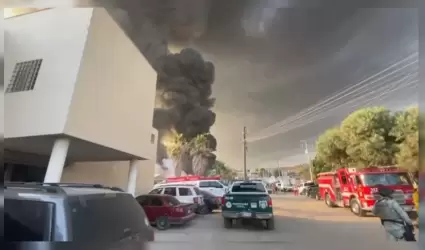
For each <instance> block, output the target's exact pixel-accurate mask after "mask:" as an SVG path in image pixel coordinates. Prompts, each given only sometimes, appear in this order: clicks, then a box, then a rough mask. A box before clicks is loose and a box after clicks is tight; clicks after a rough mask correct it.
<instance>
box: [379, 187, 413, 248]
mask: <svg viewBox="0 0 425 250" xmlns="http://www.w3.org/2000/svg"><path fill="white" fill-rule="evenodd" d="M393 192H394V191H393V190H391V189H389V188H386V187H383V186H382V187H379V188H378V193H379V195H380V196H381V198H380V199H379V200H377V201H376V203H375V205H374V206H373V208H372V213H373V214H374V215H376V216H378V217H379V218H380V219H381V224H382V226H384V228H385V231H386V233H387V236H388V238H389V239H390V240H394V241H416V240H415V235H414V229H413V222H412V220H411V219H410V218H409V215H408V214H407V213H406V212H405V211H404V210H403V208H402V207H401V206H400V205H399V204H398V202H397V201H396V200H394V199H393V198H392V194H393Z"/></svg>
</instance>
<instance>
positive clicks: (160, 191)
mask: <svg viewBox="0 0 425 250" xmlns="http://www.w3.org/2000/svg"><path fill="white" fill-rule="evenodd" d="M161 193H162V188H155V189H154V190H152V191H150V192H149V194H161Z"/></svg>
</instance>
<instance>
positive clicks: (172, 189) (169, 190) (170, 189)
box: [164, 187, 177, 196]
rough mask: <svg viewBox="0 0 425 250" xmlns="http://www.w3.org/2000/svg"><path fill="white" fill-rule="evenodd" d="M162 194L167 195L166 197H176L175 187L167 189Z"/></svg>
mask: <svg viewBox="0 0 425 250" xmlns="http://www.w3.org/2000/svg"><path fill="white" fill-rule="evenodd" d="M164 194H168V195H171V196H176V195H177V194H176V188H175V187H167V188H165V190H164Z"/></svg>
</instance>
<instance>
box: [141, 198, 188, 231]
mask: <svg viewBox="0 0 425 250" xmlns="http://www.w3.org/2000/svg"><path fill="white" fill-rule="evenodd" d="M136 200H137V201H138V202H139V204H140V205H141V206H142V207H143V209H144V210H145V213H146V216H147V217H148V219H149V222H150V223H151V225H155V226H156V228H158V229H160V230H166V229H168V228H169V227H170V226H171V225H176V224H177V225H181V224H185V223H187V222H189V221H191V220H192V219H193V218H195V216H196V215H195V208H194V207H193V205H192V204H181V203H180V202H179V201H178V200H177V199H176V198H175V197H173V196H171V195H164V194H147V195H141V196H138V197H137V198H136Z"/></svg>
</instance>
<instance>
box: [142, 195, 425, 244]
mask: <svg viewBox="0 0 425 250" xmlns="http://www.w3.org/2000/svg"><path fill="white" fill-rule="evenodd" d="M273 203H274V204H273V206H274V208H275V216H276V218H275V224H276V229H275V230H274V231H266V230H263V229H261V228H258V227H255V226H251V225H247V226H245V227H243V228H242V227H238V228H232V229H224V227H223V223H222V219H221V215H220V213H215V214H211V215H206V216H200V217H198V218H197V219H195V220H194V221H193V222H192V223H190V224H189V225H187V226H184V227H180V228H171V229H170V230H167V231H158V232H156V241H155V242H154V243H152V244H151V246H150V249H151V250H160V249H161V250H162V249H167V250H173V249H184V250H191V249H200V248H201V249H203V250H209V249H223V250H224V249H232V250H238V249H241V250H242V249H243V250H251V249H253V250H254V249H255V250H258V249H262V248H264V247H266V248H267V250H275V249H276V250H278V249H279V250H282V249H288V250H305V249H313V248H314V249H327V250H341V249H344V250H358V249H386V250H398V249H400V250H401V249H403V250H410V249H412V250H414V249H417V247H416V246H415V245H414V244H411V243H396V242H388V241H387V240H386V238H385V234H384V231H383V230H382V228H381V225H380V224H379V221H378V220H377V219H376V218H373V217H366V218H358V217H356V216H354V215H352V214H351V213H350V211H349V210H348V209H343V208H333V209H332V208H328V207H326V206H325V204H324V202H323V201H316V200H312V199H309V198H305V197H293V196H292V195H278V196H274V198H273Z"/></svg>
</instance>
